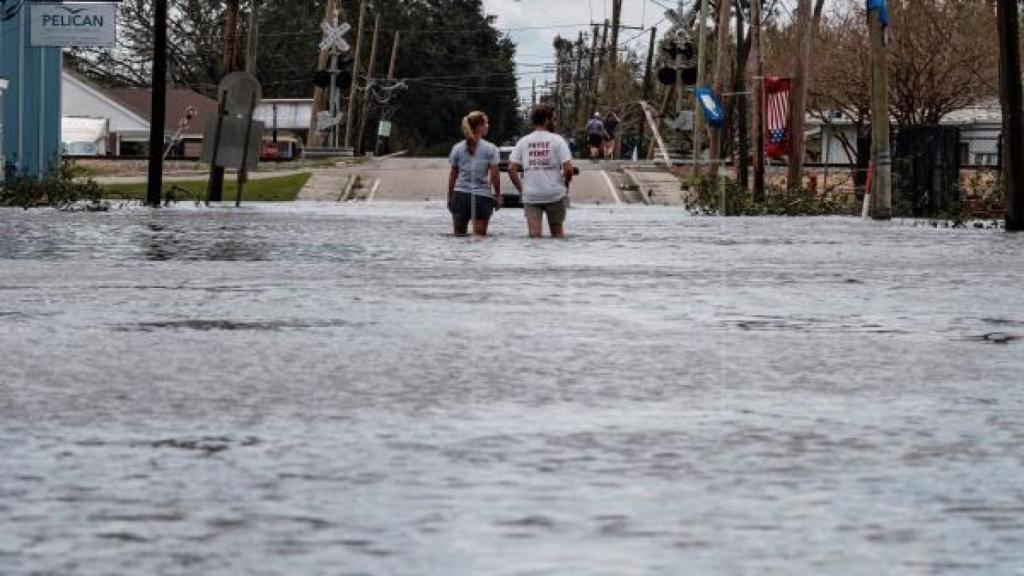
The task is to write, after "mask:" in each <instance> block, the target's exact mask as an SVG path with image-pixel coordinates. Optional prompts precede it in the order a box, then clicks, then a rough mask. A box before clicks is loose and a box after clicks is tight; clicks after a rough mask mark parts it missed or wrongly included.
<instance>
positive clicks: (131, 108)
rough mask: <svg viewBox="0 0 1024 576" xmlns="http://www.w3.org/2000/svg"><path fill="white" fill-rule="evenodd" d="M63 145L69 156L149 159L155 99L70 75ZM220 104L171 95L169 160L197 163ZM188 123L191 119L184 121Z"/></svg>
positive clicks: (65, 84)
mask: <svg viewBox="0 0 1024 576" xmlns="http://www.w3.org/2000/svg"><path fill="white" fill-rule="evenodd" d="M61 98H62V104H61V107H62V116H63V118H62V121H61V131H62V136H61V141H62V142H63V143H64V148H65V151H66V152H67V153H68V154H71V155H85V156H118V157H136V158H138V157H147V156H148V155H149V131H150V112H151V99H152V94H151V91H150V90H149V89H145V88H104V87H101V86H97V85H96V84H94V83H92V82H90V81H88V80H86V79H85V78H83V77H81V76H79V75H77V74H75V73H73V72H69V71H65V72H64V74H63V81H62V84H61ZM216 113H217V101H216V100H214V99H212V98H209V97H207V96H204V95H202V94H199V93H198V92H195V91H193V90H188V89H185V88H170V89H168V91H167V114H166V115H165V117H164V119H163V121H164V129H165V133H166V138H167V140H166V141H167V144H168V145H169V146H170V147H171V150H170V153H169V157H171V158H198V157H199V155H200V152H201V151H202V142H203V119H204V118H206V117H207V116H210V115H216ZM186 119H188V120H187V121H186Z"/></svg>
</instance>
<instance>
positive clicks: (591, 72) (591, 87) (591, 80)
mask: <svg viewBox="0 0 1024 576" xmlns="http://www.w3.org/2000/svg"><path fill="white" fill-rule="evenodd" d="M600 32H601V28H600V27H598V26H594V41H593V42H592V43H591V44H592V46H591V48H590V67H589V68H587V74H588V76H587V114H586V116H587V117H586V119H585V122H589V121H590V117H591V116H593V115H594V108H595V107H596V105H597V104H596V102H597V94H595V92H597V83H596V82H595V79H596V78H597V69H596V68H594V58H595V57H597V39H598V37H599V36H600ZM534 102H535V103H536V99H534Z"/></svg>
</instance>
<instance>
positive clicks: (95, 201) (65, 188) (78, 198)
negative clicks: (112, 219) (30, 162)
mask: <svg viewBox="0 0 1024 576" xmlns="http://www.w3.org/2000/svg"><path fill="white" fill-rule="evenodd" d="M100 199H101V193H100V188H99V185H97V184H96V182H95V181H93V180H91V179H88V180H76V179H75V178H74V176H73V175H72V173H71V171H70V170H68V169H67V168H66V167H65V166H64V165H63V164H60V163H54V164H51V166H50V168H49V169H48V170H47V171H46V173H45V174H43V175H42V176H38V177H37V176H30V175H28V174H13V175H10V176H9V177H8V178H7V179H6V180H5V181H4V182H3V183H0V206H18V207H21V208H24V209H26V210H28V209H29V208H33V207H36V206H47V205H48V206H52V207H54V208H57V209H58V210H71V209H75V208H84V209H87V210H105V209H106V208H107V207H106V206H105V205H104V204H103V203H102V202H101V201H100Z"/></svg>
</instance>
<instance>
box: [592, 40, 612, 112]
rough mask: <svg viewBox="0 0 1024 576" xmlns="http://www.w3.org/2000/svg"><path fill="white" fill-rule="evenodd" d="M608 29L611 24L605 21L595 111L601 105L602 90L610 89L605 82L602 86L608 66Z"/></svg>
mask: <svg viewBox="0 0 1024 576" xmlns="http://www.w3.org/2000/svg"><path fill="white" fill-rule="evenodd" d="M608 27H609V23H608V21H607V20H605V21H604V30H603V31H602V32H601V48H600V52H598V53H597V85H596V86H594V98H595V103H594V108H595V109H597V106H598V105H599V104H600V103H601V93H602V90H606V89H607V88H608V83H607V82H605V83H604V85H603V86H602V85H601V80H602V79H604V67H605V64H606V62H605V59H604V57H605V54H607V52H608Z"/></svg>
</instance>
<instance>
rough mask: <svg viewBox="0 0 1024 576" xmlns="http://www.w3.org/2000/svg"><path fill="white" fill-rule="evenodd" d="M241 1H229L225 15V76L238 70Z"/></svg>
mask: <svg viewBox="0 0 1024 576" xmlns="http://www.w3.org/2000/svg"><path fill="white" fill-rule="evenodd" d="M240 11H241V9H240V7H239V0H228V6H227V12H226V14H225V15H224V63H223V68H224V74H225V75H227V74H230V73H232V72H234V71H235V70H236V68H235V66H236V65H237V64H238V20H239V12H240Z"/></svg>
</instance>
